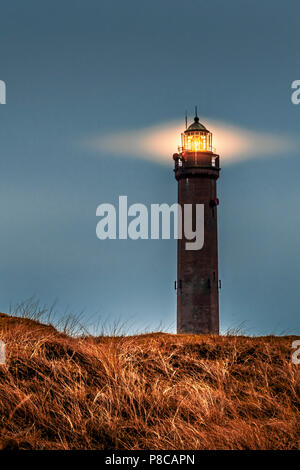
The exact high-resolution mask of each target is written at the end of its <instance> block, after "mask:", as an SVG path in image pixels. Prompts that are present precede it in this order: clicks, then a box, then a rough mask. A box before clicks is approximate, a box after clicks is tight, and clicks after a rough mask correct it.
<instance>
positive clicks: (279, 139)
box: [85, 117, 300, 165]
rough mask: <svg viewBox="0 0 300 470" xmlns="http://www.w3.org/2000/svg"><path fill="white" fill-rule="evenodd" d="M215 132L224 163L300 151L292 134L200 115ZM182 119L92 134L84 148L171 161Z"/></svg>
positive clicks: (100, 153)
mask: <svg viewBox="0 0 300 470" xmlns="http://www.w3.org/2000/svg"><path fill="white" fill-rule="evenodd" d="M200 122H203V124H204V125H205V127H206V128H207V129H209V130H210V132H212V134H213V142H212V145H213V147H214V148H215V149H216V153H217V154H219V155H220V157H221V164H222V165H224V164H225V165H226V164H233V163H237V162H241V161H243V160H248V159H252V158H257V157H267V156H273V155H274V156H275V155H279V156H284V155H286V154H288V153H290V152H292V151H295V150H297V149H298V150H300V142H299V141H298V140H297V139H294V138H291V137H289V136H284V135H281V136H280V135H278V134H276V135H275V134H272V133H265V132H257V131H252V130H248V129H244V128H242V127H238V126H234V125H230V124H227V123H224V122H221V121H216V120H212V119H207V118H205V117H202V118H200ZM183 130H184V126H183V124H182V122H179V121H171V122H166V123H162V124H159V125H154V126H151V127H148V128H144V129H139V130H127V131H123V132H116V133H112V134H105V135H99V136H92V137H91V138H89V139H87V140H86V141H85V147H88V148H89V149H90V150H93V151H94V152H96V153H98V154H99V155H102V156H107V155H115V156H118V157H119V156H126V157H135V158H142V159H147V160H152V161H155V162H158V163H161V164H168V163H171V164H172V155H173V153H175V152H177V150H178V147H179V146H180V145H181V142H180V137H181V133H182V131H183Z"/></svg>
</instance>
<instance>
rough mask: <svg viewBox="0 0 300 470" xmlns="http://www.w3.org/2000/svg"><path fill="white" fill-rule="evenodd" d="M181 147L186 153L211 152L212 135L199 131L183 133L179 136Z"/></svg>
mask: <svg viewBox="0 0 300 470" xmlns="http://www.w3.org/2000/svg"><path fill="white" fill-rule="evenodd" d="M181 145H182V149H183V150H185V151H187V152H211V151H212V134H211V133H210V132H201V131H191V132H184V133H183V134H181Z"/></svg>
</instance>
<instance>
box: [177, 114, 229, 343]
mask: <svg viewBox="0 0 300 470" xmlns="http://www.w3.org/2000/svg"><path fill="white" fill-rule="evenodd" d="M195 114H196V116H195V119H194V122H193V123H192V124H191V125H190V126H189V127H188V128H187V129H186V130H185V131H184V133H183V134H181V147H179V149H178V150H179V153H175V154H174V155H173V158H174V161H175V169H174V171H175V177H176V180H177V181H178V203H179V204H180V206H181V208H182V214H183V220H184V204H192V208H193V219H194V215H195V210H194V208H195V207H196V204H203V205H204V244H203V247H202V248H201V249H199V250H187V249H186V241H187V240H186V239H185V237H184V233H183V235H182V239H178V248H177V282H176V288H177V333H194V334H201V333H202V334H218V333H219V279H218V233H217V230H218V227H217V206H218V203H219V201H218V199H217V179H218V177H219V172H220V167H219V156H218V155H216V154H215V153H214V149H213V147H212V134H211V132H209V131H208V130H207V129H206V128H205V127H204V126H203V124H201V123H200V122H199V118H198V116H197V108H196V113H195Z"/></svg>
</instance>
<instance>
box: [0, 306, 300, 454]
mask: <svg viewBox="0 0 300 470" xmlns="http://www.w3.org/2000/svg"><path fill="white" fill-rule="evenodd" d="M0 339H2V340H3V341H5V343H6V344H7V364H6V365H5V366H0V431H1V432H0V446H1V447H2V448H7V449H9V448H11V449H13V448H19V449H152V450H154V449H299V448H300V444H299V430H300V429H299V422H300V420H299V409H300V407H299V404H300V400H299V378H300V366H297V365H293V364H292V362H291V343H292V340H293V339H295V338H294V337H274V336H269V337H263V338H249V337H242V336H219V337H217V336H192V335H178V336H176V335H170V334H163V333H155V334H148V335H139V336H131V337H104V336H103V337H98V338H93V337H77V338H72V337H70V336H68V335H66V334H62V333H59V332H57V331H56V330H55V329H54V328H53V327H49V326H44V325H41V324H39V323H38V322H34V321H31V320H26V319H16V318H13V317H8V316H5V315H2V316H1V315H0Z"/></svg>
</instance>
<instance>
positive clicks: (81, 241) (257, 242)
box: [0, 0, 300, 335]
mask: <svg viewBox="0 0 300 470" xmlns="http://www.w3.org/2000/svg"><path fill="white" fill-rule="evenodd" d="M299 18H300V3H299V1H296V0H288V1H286V2H282V1H278V0H267V1H266V0H260V1H258V0H252V1H250V0H243V1H240V0H229V1H227V2H224V0H223V1H221V0H211V1H209V2H204V1H201V0H193V1H191V0H186V1H178V0H172V1H171V0H164V1H158V0H153V1H151V2H145V1H137V0H129V1H126V2H125V1H120V0H115V1H114V2H111V1H103V0H101V1H99V0H97V1H96V0H85V1H76V0H72V1H70V0H63V1H62V0H60V1H57V0H53V1H51V2H41V1H33V0H27V1H26V2H23V1H20V0H19V1H14V2H8V1H5V2H2V3H1V29H0V57H1V62H0V80H3V81H5V83H6V86H7V103H6V104H5V105H0V122H1V126H0V194H1V197H0V211H1V212H0V213H1V230H0V260H1V263H0V286H1V287H0V311H2V312H8V310H9V307H10V305H15V304H17V303H18V302H21V301H23V300H26V299H28V298H29V297H31V296H33V295H35V296H36V298H37V299H40V301H41V302H42V303H43V304H48V305H50V304H52V303H53V302H54V301H55V300H57V307H56V308H57V311H58V314H59V315H62V314H64V313H65V312H74V313H78V312H81V311H84V312H85V315H86V322H87V323H88V324H91V325H92V324H93V323H94V324H96V323H97V322H100V323H101V322H103V321H105V320H106V322H107V323H108V324H112V323H113V322H120V323H125V324H126V325H127V326H126V328H127V331H128V332H133V331H135V330H150V329H157V328H160V329H163V330H165V331H175V325H176V293H175V290H174V280H175V279H176V241H175V240H138V241H133V240H106V241H100V240H99V239H97V237H96V225H97V222H98V219H97V217H96V208H97V206H98V205H99V204H101V203H105V202H107V203H113V204H117V201H118V197H119V195H127V196H128V202H129V204H133V203H136V202H141V203H144V204H146V205H147V206H149V205H150V204H152V203H163V202H165V203H168V204H172V203H174V202H176V200H177V183H176V181H175V178H174V173H173V160H172V153H174V152H176V151H177V148H176V145H175V144H176V138H177V133H179V134H180V131H183V130H184V114H185V111H186V110H187V111H188V114H189V119H192V118H193V110H194V105H198V110H199V115H200V117H201V120H202V121H203V123H204V124H207V126H208V127H209V128H210V130H212V132H213V133H214V139H215V143H216V146H217V143H219V147H218V146H217V149H216V150H217V153H220V159H221V167H222V170H221V175H220V179H219V180H218V195H219V199H220V206H219V264H220V278H221V280H222V289H221V292H220V320H221V331H222V332H225V331H226V330H228V329H230V328H236V327H239V326H240V325H241V324H242V325H243V329H244V331H245V332H246V333H247V334H257V335H261V334H289V333H299V331H300V320H299V306H300V287H299V283H300V249H299V234H300V215H299V206H298V204H299V200H300V185H299V173H300V135H299V123H300V104H299V105H294V104H292V102H291V94H292V90H291V83H292V82H293V81H294V80H297V79H298V80H300V67H299V66H300V59H299V44H300V29H299ZM209 124H210V125H209ZM180 126H181V128H180ZM177 129H178V132H177ZM179 134H178V137H179ZM169 136H170V140H169ZM173 139H174V140H173ZM169 142H170V144H169ZM173 142H174V143H173ZM173 145H174V147H173ZM222 151H223V153H224V155H223V159H222ZM126 328H125V329H126Z"/></svg>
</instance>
